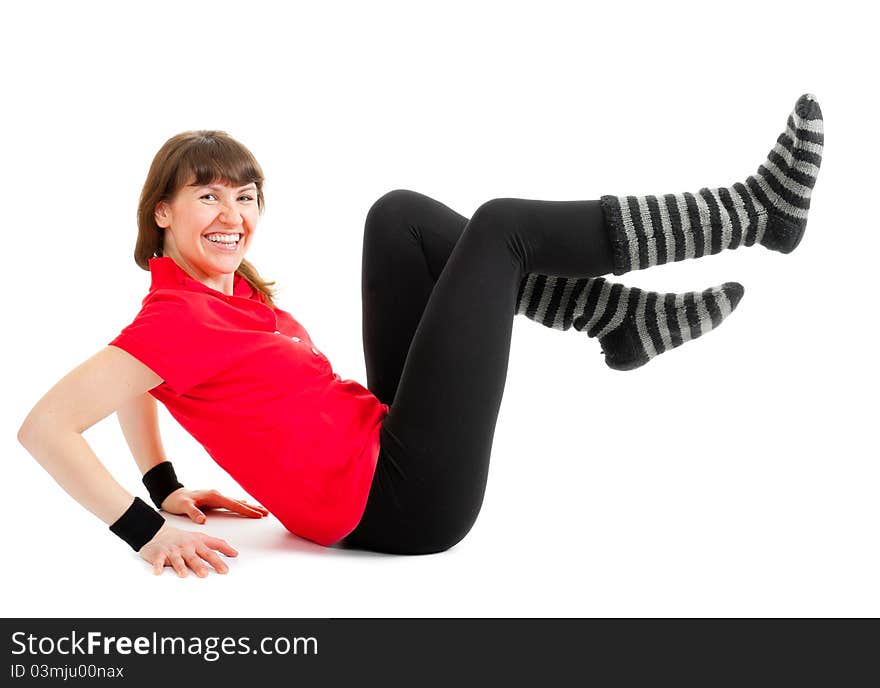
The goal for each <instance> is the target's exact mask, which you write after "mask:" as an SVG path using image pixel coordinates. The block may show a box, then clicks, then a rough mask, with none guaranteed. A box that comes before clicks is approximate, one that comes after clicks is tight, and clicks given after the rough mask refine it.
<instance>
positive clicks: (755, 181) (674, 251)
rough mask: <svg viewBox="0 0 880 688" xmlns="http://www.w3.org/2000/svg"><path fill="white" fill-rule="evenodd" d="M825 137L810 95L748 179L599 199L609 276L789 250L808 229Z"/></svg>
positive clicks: (804, 96) (814, 103)
mask: <svg viewBox="0 0 880 688" xmlns="http://www.w3.org/2000/svg"><path fill="white" fill-rule="evenodd" d="M824 142H825V137H824V128H823V120H822V111H821V110H820V109H819V103H817V102H816V99H815V97H814V96H813V95H811V94H809V93H807V94H804V95H802V96H801V97H800V98H799V99H798V101H797V103H796V104H795V107H794V110H793V111H792V113H791V114H790V115H789V116H788V122H787V126H786V129H785V131H784V132H783V133H782V134H780V135H779V138H778V139H777V140H776V145H775V146H774V147H773V150H771V151H770V154H769V155H768V156H767V159H766V160H765V161H764V163H763V164H762V165H760V166H759V167H758V172H757V174H753V175H750V176H749V177H748V178H747V179H746V181H745V183H741V182H737V183H736V184H734V185H733V186H730V187H727V188H715V189H708V188H702V189H700V190H699V192H697V193H696V194H693V193H680V194H665V195H663V196H602V209H603V211H604V213H605V222H606V225H607V226H608V229H609V233H610V238H611V242H612V246H613V250H614V274H615V275H622V274H623V273H625V272H629V271H630V270H641V269H643V268H647V267H651V266H652V265H661V264H663V263H667V262H671V261H678V260H684V259H685V258H699V257H701V256H704V255H706V254H714V253H718V252H719V251H721V250H722V249H725V248H737V247H738V246H743V245H744V246H752V245H753V244H755V243H759V244H761V245H763V246H765V247H767V248H769V249H772V250H774V251H781V252H782V253H790V252H791V251H793V250H794V249H795V247H796V246H797V245H798V243H800V240H801V237H803V234H804V229H805V228H806V226H807V211H808V210H809V208H810V195H811V193H812V190H813V186H814V185H815V183H816V176H817V175H818V173H819V165H820V164H821V162H822V150H823V146H824Z"/></svg>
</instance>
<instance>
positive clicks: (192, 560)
mask: <svg viewBox="0 0 880 688" xmlns="http://www.w3.org/2000/svg"><path fill="white" fill-rule="evenodd" d="M183 558H184V560H185V561H186V563H187V565H188V566H189V567H190V568H191V569H192V570H193V571H194V572H195V574H196V575H197V576H198V577H199V578H204V577H205V576H207V575H208V567H207V566H205V564H204V563H203V562H202V559H201V557H199V555H198V554H197V553H196V552H195V551H192V552H184V553H183Z"/></svg>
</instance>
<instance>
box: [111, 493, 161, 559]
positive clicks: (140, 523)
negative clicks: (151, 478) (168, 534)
mask: <svg viewBox="0 0 880 688" xmlns="http://www.w3.org/2000/svg"><path fill="white" fill-rule="evenodd" d="M164 523H165V519H164V518H162V515H161V514H160V513H159V512H158V511H156V510H155V509H153V508H152V507H151V506H150V505H149V504H147V503H146V502H145V501H143V500H142V499H141V498H140V497H135V498H134V501H133V502H132V503H131V506H130V507H128V509H126V510H125V513H124V514H122V516H120V517H119V518H118V519H116V522H115V523H113V525H111V526H110V531H111V532H112V533H113V534H114V535H118V536H119V537H121V538H122V539H123V540H125V541H126V542H127V543H128V544H129V546H130V547H131V548H132V549H133V550H134V551H135V552H137V551H139V550H140V548H141V547H143V546H144V545H146V544H147V543H148V542H149V541H150V540H152V539H153V536H154V535H155V534H156V533H158V532H159V528H161V527H162V525H163V524H164Z"/></svg>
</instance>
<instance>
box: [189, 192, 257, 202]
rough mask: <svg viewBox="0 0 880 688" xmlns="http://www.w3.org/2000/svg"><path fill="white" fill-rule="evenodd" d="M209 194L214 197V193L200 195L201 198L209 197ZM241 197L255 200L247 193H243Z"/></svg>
mask: <svg viewBox="0 0 880 688" xmlns="http://www.w3.org/2000/svg"><path fill="white" fill-rule="evenodd" d="M208 196H211V197H214V194H204V195H202V196H200V198H207V197H208ZM239 198H246V199H247V200H249V201H252V200H254V198H253V196H248V195H247V194H243V195H242V196H239Z"/></svg>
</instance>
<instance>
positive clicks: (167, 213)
mask: <svg viewBox="0 0 880 688" xmlns="http://www.w3.org/2000/svg"><path fill="white" fill-rule="evenodd" d="M153 216H154V217H155V218H156V224H157V225H159V227H161V228H162V229H166V228H167V227H170V226H171V208H169V207H168V203H167V202H165V201H159V202H158V203H157V204H156V210H155V211H154V212H153Z"/></svg>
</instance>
